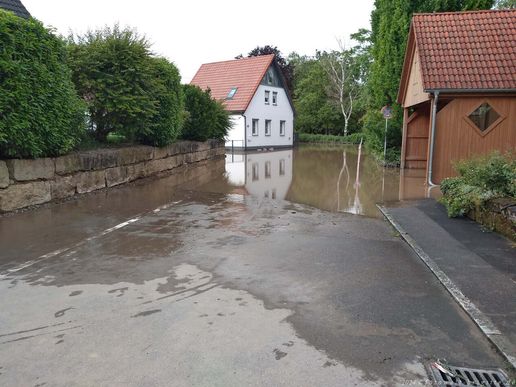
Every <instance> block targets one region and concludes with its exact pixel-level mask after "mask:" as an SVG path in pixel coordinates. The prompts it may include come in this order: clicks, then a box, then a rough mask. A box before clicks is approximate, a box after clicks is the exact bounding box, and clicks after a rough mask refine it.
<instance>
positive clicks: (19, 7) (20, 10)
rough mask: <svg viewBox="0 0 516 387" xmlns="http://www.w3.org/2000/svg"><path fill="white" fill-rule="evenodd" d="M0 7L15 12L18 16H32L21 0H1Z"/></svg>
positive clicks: (26, 17)
mask: <svg viewBox="0 0 516 387" xmlns="http://www.w3.org/2000/svg"><path fill="white" fill-rule="evenodd" d="M0 8H1V9H5V10H6V11H10V12H13V13H14V14H15V15H16V16H19V17H23V18H25V19H28V18H30V17H31V16H30V13H29V11H27V8H25V6H24V5H23V4H22V2H21V1H20V0H0Z"/></svg>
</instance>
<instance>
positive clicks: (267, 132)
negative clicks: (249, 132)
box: [265, 120, 272, 136]
mask: <svg viewBox="0 0 516 387" xmlns="http://www.w3.org/2000/svg"><path fill="white" fill-rule="evenodd" d="M271 133H272V120H265V135H266V136H270V135H271Z"/></svg>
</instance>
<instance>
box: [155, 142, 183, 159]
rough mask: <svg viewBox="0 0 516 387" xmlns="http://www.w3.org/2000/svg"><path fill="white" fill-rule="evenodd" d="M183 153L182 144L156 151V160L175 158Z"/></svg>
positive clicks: (174, 144) (177, 143) (156, 149)
mask: <svg viewBox="0 0 516 387" xmlns="http://www.w3.org/2000/svg"><path fill="white" fill-rule="evenodd" d="M179 153H181V142H175V143H173V144H170V145H167V146H164V147H162V148H155V149H154V159H162V158H165V157H170V156H175V155H177V154H179Z"/></svg>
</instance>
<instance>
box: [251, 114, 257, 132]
mask: <svg viewBox="0 0 516 387" xmlns="http://www.w3.org/2000/svg"><path fill="white" fill-rule="evenodd" d="M251 134H252V135H253V136H258V120H257V119H256V118H253V128H252V133H251Z"/></svg>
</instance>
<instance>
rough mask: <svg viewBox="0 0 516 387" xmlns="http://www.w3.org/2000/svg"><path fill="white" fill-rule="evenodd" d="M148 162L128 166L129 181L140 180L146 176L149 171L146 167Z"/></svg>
mask: <svg viewBox="0 0 516 387" xmlns="http://www.w3.org/2000/svg"><path fill="white" fill-rule="evenodd" d="M146 164H147V163H138V164H133V165H128V166H127V178H128V181H133V180H138V179H141V178H144V177H145V176H147V175H146V173H147V169H146Z"/></svg>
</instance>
